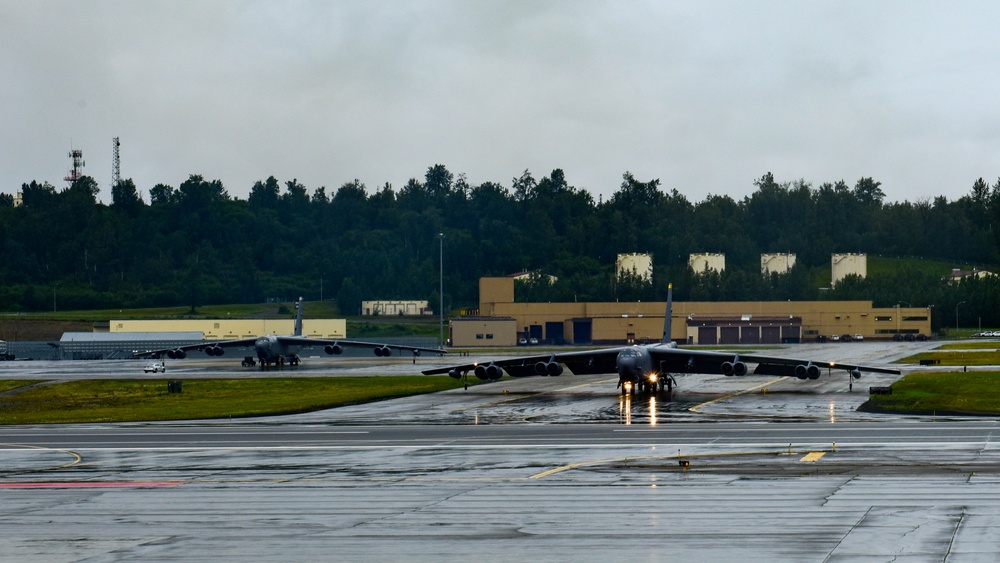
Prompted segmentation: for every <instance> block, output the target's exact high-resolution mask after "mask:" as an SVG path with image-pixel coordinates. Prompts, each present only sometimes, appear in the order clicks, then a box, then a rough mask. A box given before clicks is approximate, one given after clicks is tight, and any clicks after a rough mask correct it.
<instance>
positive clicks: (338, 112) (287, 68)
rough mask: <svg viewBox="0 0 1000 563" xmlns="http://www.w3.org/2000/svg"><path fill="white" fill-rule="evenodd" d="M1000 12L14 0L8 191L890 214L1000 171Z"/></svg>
mask: <svg viewBox="0 0 1000 563" xmlns="http://www.w3.org/2000/svg"><path fill="white" fill-rule="evenodd" d="M998 29H1000V4H998V3H996V2H994V1H983V2H973V1H967V2H961V3H952V2H943V1H942V2H917V1H911V0H907V1H890V0H882V1H877V2H873V1H867V0H866V1H857V2H854V1H808V2H806V1H798V0H796V1H758V2H746V1H735V0H734V1H699V2H691V1H650V2H639V1H635V2H627V1H624V2H623V1H607V2H603V1H585V0H572V1H564V2H561V1H552V2H544V1H534V0H532V1H512V2H500V1H486V0H455V1H446V0H442V1H426V2H421V1H403V0H396V1H378V0H362V1H357V2H354V1H333V0H321V1H317V2H308V1H301V2H276V1H267V2H242V1H235V0H234V1H210V0H195V1H191V2H184V1H170V2H157V1H142V2H135V1H131V0H129V1H121V2H112V1H68V0H61V1H45V0H41V1H22V0H0V116H2V118H0V191H3V192H6V193H14V192H15V191H16V190H17V189H18V188H19V187H20V185H21V184H22V183H26V182H30V181H32V180H37V181H47V182H50V183H52V184H53V185H55V186H57V187H58V188H60V189H61V188H62V187H64V186H65V185H66V183H65V182H63V180H62V178H63V177H64V176H65V175H66V174H67V172H68V170H69V166H70V160H69V158H68V157H67V152H68V151H69V150H70V148H71V147H72V148H76V149H81V150H83V152H84V159H85V161H86V168H85V169H84V173H85V174H87V175H89V176H93V177H94V178H96V179H97V181H98V183H99V184H100V185H101V188H102V195H101V197H102V199H103V200H104V201H105V202H110V195H109V190H108V184H109V183H110V180H111V174H112V139H113V138H114V137H119V138H120V139H121V174H122V177H123V178H132V179H133V180H134V181H135V183H136V185H137V186H138V187H139V190H140V192H141V193H143V194H144V195H145V196H146V197H147V199H148V192H149V189H150V188H151V187H152V186H154V185H156V184H157V183H164V184H168V185H171V186H174V187H176V186H178V185H179V184H180V183H181V182H183V181H184V180H185V179H186V178H187V177H188V176H189V175H190V174H201V175H203V176H204V177H206V178H207V179H212V180H214V179H218V180H221V181H222V182H223V184H224V185H225V186H226V188H227V189H228V190H229V193H230V194H231V195H233V196H235V197H240V198H245V197H246V196H247V194H248V193H249V191H250V188H251V187H252V185H253V183H254V182H255V181H257V180H262V179H265V178H267V177H268V176H272V175H273V176H275V177H276V178H278V179H279V180H280V181H282V182H284V181H287V180H291V179H293V178H295V179H298V181H299V182H300V183H302V184H303V185H305V186H306V187H307V188H308V190H309V191H310V192H312V191H313V190H314V189H315V188H317V187H319V186H326V187H327V192H328V193H332V192H333V191H335V190H336V188H338V187H339V186H340V185H342V184H343V183H345V182H348V181H351V180H353V179H355V178H357V179H359V180H361V181H362V182H364V183H365V184H366V185H367V186H368V189H369V191H370V192H373V191H374V190H376V189H377V188H378V187H380V186H382V185H383V184H385V183H387V182H388V183H390V184H392V185H393V186H394V187H395V188H396V189H399V188H401V187H402V186H403V184H404V183H405V182H406V181H407V180H408V179H409V178H413V177H416V178H420V179H422V178H423V175H424V173H425V172H426V170H427V168H428V167H429V166H432V165H434V164H444V165H445V166H447V168H448V169H449V170H450V171H451V172H453V173H454V174H456V175H457V174H460V173H464V174H466V176H467V178H468V181H469V182H470V183H472V184H479V183H482V182H485V181H495V182H499V183H501V184H503V185H506V186H508V187H509V186H510V184H511V179H512V178H513V177H515V176H520V174H521V173H522V172H523V171H524V170H525V169H527V170H530V171H531V173H532V174H533V175H534V176H535V178H541V177H543V176H546V175H548V174H549V173H550V172H551V171H552V170H553V169H555V168H562V169H563V170H564V171H565V173H566V177H567V180H568V181H569V182H570V184H572V185H573V186H576V187H577V188H583V189H587V190H589V191H590V192H591V193H592V194H594V197H595V198H597V197H598V195H601V196H603V197H604V198H607V197H608V196H609V195H610V194H612V193H613V192H614V191H616V190H617V189H618V188H619V186H620V184H621V176H622V173H623V172H625V171H631V172H632V173H633V174H634V175H635V176H636V177H637V178H638V179H640V180H644V181H645V180H649V179H652V178H659V179H660V181H661V184H662V186H663V187H664V188H666V189H677V190H678V191H680V192H681V193H682V194H684V195H685V196H687V197H688V199H690V200H691V201H695V202H697V201H701V200H703V199H704V198H705V197H706V196H707V195H709V194H728V195H731V196H732V197H734V198H736V199H739V198H742V197H743V196H746V195H748V194H750V193H752V192H753V190H754V186H753V181H754V179H756V178H759V177H760V176H762V175H763V174H765V173H766V172H768V171H770V172H773V173H774V175H775V178H776V179H777V180H778V181H779V182H788V181H794V180H798V179H805V180H806V181H808V182H810V183H812V184H813V185H814V186H818V185H819V184H821V183H823V182H835V181H837V180H841V179H843V180H845V181H847V182H848V183H849V184H851V185H853V184H854V182H855V181H857V179H859V178H861V177H867V176H870V177H873V178H874V179H876V180H878V181H880V182H882V188H883V190H884V191H885V193H886V195H887V198H888V199H889V200H899V201H902V200H908V201H918V200H923V199H930V198H933V197H935V196H939V195H944V196H946V197H948V198H949V199H956V198H958V197H961V196H963V195H966V194H967V193H969V191H970V188H971V186H972V183H973V182H974V181H975V180H976V178H979V177H984V178H985V179H986V180H987V181H989V182H990V183H993V182H995V181H996V180H997V178H998V177H1000V102H998V100H1000V87H998V86H1000V84H998V83H1000V32H998V31H997V30H998Z"/></svg>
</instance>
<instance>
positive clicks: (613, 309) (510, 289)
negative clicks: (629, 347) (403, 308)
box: [449, 277, 931, 347]
mask: <svg viewBox="0 0 1000 563" xmlns="http://www.w3.org/2000/svg"><path fill="white" fill-rule="evenodd" d="M665 310H666V303H665V302H649V303H516V302H515V301H514V279H513V278H510V277H488V278H481V279H480V280H479V315H477V316H469V317H456V318H454V319H451V320H450V321H449V335H450V342H451V345H452V346H457V347H462V346H512V345H515V344H517V342H518V340H520V339H521V338H524V339H526V340H530V339H532V338H534V339H537V340H538V341H539V342H544V343H548V344H577V345H620V344H632V343H635V344H639V343H644V342H658V341H659V340H660V338H661V337H662V334H663V320H664V313H665ZM930 313H931V312H930V309H928V308H923V307H890V308H874V307H872V303H871V301H773V302H765V301H748V302H722V303H714V302H675V303H674V311H673V318H672V320H671V335H672V337H673V339H674V340H675V341H678V342H681V343H685V342H686V343H688V344H771V343H781V342H802V341H813V340H816V339H817V337H819V336H825V337H832V336H834V335H836V336H842V335H845V334H846V335H850V336H851V337H854V335H858V334H860V335H861V336H862V337H864V338H865V339H880V340H890V339H892V338H894V337H895V336H896V335H900V336H912V337H919V336H929V335H930V334H931V315H930Z"/></svg>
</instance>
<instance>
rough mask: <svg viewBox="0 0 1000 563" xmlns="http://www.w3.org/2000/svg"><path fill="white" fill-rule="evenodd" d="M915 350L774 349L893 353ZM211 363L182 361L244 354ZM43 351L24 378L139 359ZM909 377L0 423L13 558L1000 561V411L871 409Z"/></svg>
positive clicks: (2, 488) (555, 389) (733, 382)
mask: <svg viewBox="0 0 1000 563" xmlns="http://www.w3.org/2000/svg"><path fill="white" fill-rule="evenodd" d="M921 346H923V347H926V346H927V345H921V344H870V345H869V344H868V343H863V344H850V345H846V344H842V345H826V346H819V345H801V346H795V347H790V348H789V349H786V350H781V351H776V352H775V353H776V354H777V353H782V354H787V355H789V356H795V357H808V358H816V359H820V360H825V359H838V360H842V361H856V362H862V361H865V362H870V363H872V365H884V363H885V362H887V361H889V360H891V359H894V358H895V357H899V356H902V355H908V354H909V353H913V352H914V351H915V350H917V349H919V347H921ZM227 359H228V358H227ZM432 361H433V362H440V360H437V359H434V360H430V359H421V360H420V363H418V364H417V365H416V366H414V365H413V364H412V362H396V363H394V364H392V365H391V366H388V367H385V366H381V367H380V366H376V365H373V363H368V362H367V360H365V361H361V360H352V361H351V362H350V363H349V365H348V364H337V363H335V362H336V361H335V360H333V361H331V360H325V361H321V360H317V361H315V362H307V363H311V364H312V365H310V366H308V368H307V369H303V370H300V371H299V372H298V373H299V374H302V375H303V376H309V375H313V374H315V375H329V374H340V373H343V374H350V375H357V374H374V373H386V372H390V373H404V372H413V371H419V369H424V368H425V367H426V365H429V362H432ZM213 362H217V361H216V360H213V361H212V362H202V361H198V360H193V361H191V363H187V364H183V365H182V364H181V362H175V363H174V364H173V365H171V366H170V367H169V368H168V370H169V371H168V374H167V375H168V376H170V377H178V373H179V372H182V370H188V371H187V372H184V373H188V374H189V375H185V376H184V377H199V376H202V377H204V376H209V375H210V374H212V373H219V372H227V371H228V370H230V368H229V367H222V364H219V363H213ZM27 364H28V362H26V363H24V364H23V365H24V366H27ZM41 364H42V363H36V364H35V365H33V366H27V367H24V369H23V371H24V372H25V373H24V374H23V375H24V378H26V379H33V378H39V376H42V375H46V374H47V375H46V376H48V377H59V378H69V379H71V378H76V377H88V376H91V375H100V376H106V375H107V372H108V371H109V370H110V371H115V370H118V371H119V372H120V373H133V374H134V372H135V371H136V369H137V368H138V369H141V364H132V365H131V366H125V365H123V364H122V363H118V364H117V365H114V366H112V365H107V366H105V365H99V364H100V363H90V362H60V364H63V365H60V366H44V365H41ZM67 364H73V365H67ZM320 364H323V365H320ZM300 367H306V366H305V365H304V366H300ZM12 369H13V368H10V366H9V365H3V366H0V379H6V378H11V377H12V376H14V375H17V374H19V373H20V371H19V370H17V369H13V371H11V370H12ZM231 371H232V373H234V374H243V376H257V375H259V372H257V371H246V370H239V369H235V368H233V369H232V370H231ZM121 376H122V375H118V377H121ZM136 377H142V375H141V374H136ZM891 379H892V377H890V376H879V377H871V376H866V377H865V378H864V379H862V380H861V382H858V383H857V384H855V385H854V389H853V390H851V389H849V383H848V380H847V377H846V376H844V375H841V374H836V373H835V374H832V375H824V376H823V377H822V378H821V379H820V380H819V381H816V382H800V381H798V380H794V379H792V380H787V379H783V378H760V377H745V378H725V377H723V376H704V377H702V376H683V377H680V378H679V384H680V391H679V392H678V393H677V394H676V396H675V397H674V398H673V400H671V401H667V400H664V399H662V398H660V399H656V398H630V397H621V396H619V395H618V394H617V393H616V392H615V389H614V386H615V381H616V377H604V376H598V377H592V376H587V377H575V376H563V377H559V378H526V379H522V380H513V381H508V380H503V381H500V382H498V383H492V384H488V385H483V386H476V387H471V388H470V389H469V390H468V391H464V390H461V389H459V390H455V391H449V392H445V393H439V394H434V395H427V396H421V397H411V398H406V399H399V400H393V401H386V402H382V403H374V404H368V405H358V406H352V407H344V408H340V409H332V410H328V411H322V412H317V413H309V414H305V415H297V416H293V417H271V418H258V419H243V420H238V419H234V420H232V421H230V420H212V421H197V422H186V423H147V424H107V425H65V426H55V427H52V426H19V427H6V428H0V443H2V444H3V445H0V460H3V464H2V468H0V531H2V535H0V553H2V554H3V556H2V557H0V558H2V559H5V560H12V561H15V560H16V561H134V560H143V561H174V560H223V561H236V560H253V561H313V560H320V559H322V560H343V561H386V560H389V559H400V560H406V561H413V560H418V561H430V560H435V561H438V560H458V559H462V560H466V559H470V558H471V559H481V560H488V561H493V560H498V561H510V560H527V559H530V560H537V561H566V560H578V561H598V560H635V559H639V560H651V561H678V560H697V561H734V560H742V561H765V560H766V561H992V560H997V559H998V558H1000V541H998V540H997V539H996V537H995V533H994V532H995V530H996V529H997V525H998V524H1000V487H998V485H1000V452H998V447H997V442H996V440H995V438H994V436H995V435H996V434H997V433H998V432H1000V425H998V424H997V422H996V421H995V420H992V419H967V418H942V417H889V416H884V415H869V414H864V413H857V412H856V410H855V409H856V407H857V405H859V404H860V403H862V402H863V401H864V400H865V399H866V398H867V387H868V386H869V385H883V384H887V383H889V382H891ZM765 391H766V392H765ZM681 462H686V463H687V464H688V465H687V467H683V466H682V463H681Z"/></svg>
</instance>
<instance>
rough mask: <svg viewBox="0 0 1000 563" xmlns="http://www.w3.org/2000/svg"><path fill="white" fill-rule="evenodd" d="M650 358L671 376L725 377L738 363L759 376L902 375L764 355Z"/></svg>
mask: <svg viewBox="0 0 1000 563" xmlns="http://www.w3.org/2000/svg"><path fill="white" fill-rule="evenodd" d="M650 355H652V356H653V359H654V360H656V361H658V362H660V365H661V366H662V368H663V369H664V371H668V372H671V373H723V372H722V364H723V363H724V362H730V363H735V362H737V361H740V362H744V363H748V364H757V367H756V368H755V369H754V373H755V374H757V375H787V376H794V375H796V373H795V369H796V368H797V367H799V366H810V365H812V366H816V367H818V368H820V369H827V368H829V369H842V370H846V371H851V372H853V371H860V372H873V373H889V374H894V375H899V373H900V372H899V370H896V369H887V368H878V367H871V366H862V365H858V364H848V363H842V362H827V361H819V360H802V359H796V358H783V357H778V356H765V355H760V354H741V353H739V352H714V351H707V350H686V349H681V348H667V347H665V346H664V347H653V348H650Z"/></svg>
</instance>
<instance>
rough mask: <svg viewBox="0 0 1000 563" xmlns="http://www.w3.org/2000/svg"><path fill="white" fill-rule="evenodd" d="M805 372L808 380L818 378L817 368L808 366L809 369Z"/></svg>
mask: <svg viewBox="0 0 1000 563" xmlns="http://www.w3.org/2000/svg"><path fill="white" fill-rule="evenodd" d="M806 371H807V374H808V375H809V379H819V376H820V371H819V366H809V369H808V370H806Z"/></svg>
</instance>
